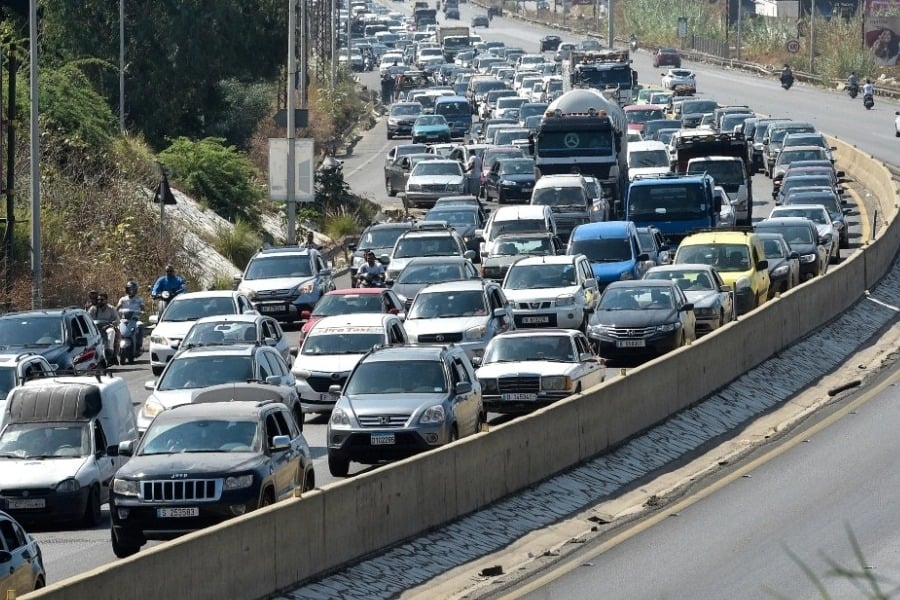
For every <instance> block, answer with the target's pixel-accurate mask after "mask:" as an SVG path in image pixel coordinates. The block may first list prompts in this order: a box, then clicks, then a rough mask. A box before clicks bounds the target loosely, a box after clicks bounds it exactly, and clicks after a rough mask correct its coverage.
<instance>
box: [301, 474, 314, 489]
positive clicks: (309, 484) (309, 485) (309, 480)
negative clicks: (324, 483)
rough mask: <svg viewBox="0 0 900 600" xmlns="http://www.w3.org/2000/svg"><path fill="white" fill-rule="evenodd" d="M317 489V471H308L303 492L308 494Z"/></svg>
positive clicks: (304, 477)
mask: <svg viewBox="0 0 900 600" xmlns="http://www.w3.org/2000/svg"><path fill="white" fill-rule="evenodd" d="M315 488H316V471H315V469H308V471H307V473H305V474H304V476H303V491H304V492H308V491H310V490H314V489H315Z"/></svg>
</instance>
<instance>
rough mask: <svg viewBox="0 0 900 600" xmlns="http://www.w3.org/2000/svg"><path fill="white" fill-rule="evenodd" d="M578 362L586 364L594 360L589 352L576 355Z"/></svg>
mask: <svg viewBox="0 0 900 600" xmlns="http://www.w3.org/2000/svg"><path fill="white" fill-rule="evenodd" d="M578 360H579V362H588V361H592V360H594V355H593V354H591V353H590V352H582V353H581V354H579V355H578Z"/></svg>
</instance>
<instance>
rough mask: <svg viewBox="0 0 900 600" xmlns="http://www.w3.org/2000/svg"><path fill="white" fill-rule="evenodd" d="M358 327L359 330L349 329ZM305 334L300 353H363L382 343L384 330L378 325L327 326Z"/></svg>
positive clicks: (309, 354) (316, 354)
mask: <svg viewBox="0 0 900 600" xmlns="http://www.w3.org/2000/svg"><path fill="white" fill-rule="evenodd" d="M352 329H359V330H361V331H358V332H357V331H351V330H352ZM310 334H311V335H308V336H306V339H305V340H304V341H303V348H302V349H301V350H300V354H303V355H304V356H318V355H322V354H365V353H366V352H368V351H369V350H371V349H372V347H373V346H377V345H379V344H383V343H384V330H382V329H380V328H378V327H341V328H335V327H329V328H326V329H323V330H316V329H313V331H312V332H310Z"/></svg>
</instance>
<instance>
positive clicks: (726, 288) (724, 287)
mask: <svg viewBox="0 0 900 600" xmlns="http://www.w3.org/2000/svg"><path fill="white" fill-rule="evenodd" d="M719 291H720V292H726V293H727V292H730V291H731V286H730V285H720V286H719Z"/></svg>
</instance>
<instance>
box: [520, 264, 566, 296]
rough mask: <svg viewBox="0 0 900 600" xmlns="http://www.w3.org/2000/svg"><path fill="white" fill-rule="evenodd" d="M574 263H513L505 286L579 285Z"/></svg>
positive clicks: (525, 287) (557, 286) (544, 287)
mask: <svg viewBox="0 0 900 600" xmlns="http://www.w3.org/2000/svg"><path fill="white" fill-rule="evenodd" d="M577 284H578V280H577V277H576V275H575V267H574V266H573V265H561V264H555V265H553V264H550V265H544V264H539V265H513V266H512V267H510V269H509V273H507V275H506V280H505V281H504V282H503V287H504V288H506V289H510V290H537V289H548V288H561V287H572V286H573V285H577Z"/></svg>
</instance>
